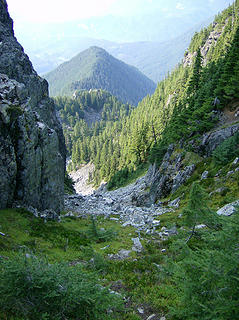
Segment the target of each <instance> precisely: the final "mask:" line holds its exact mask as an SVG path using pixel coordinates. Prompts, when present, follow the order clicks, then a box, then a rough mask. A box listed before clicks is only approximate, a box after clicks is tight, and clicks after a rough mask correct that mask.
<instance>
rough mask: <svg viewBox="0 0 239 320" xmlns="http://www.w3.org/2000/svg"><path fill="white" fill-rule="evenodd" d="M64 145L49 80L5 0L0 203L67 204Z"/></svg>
mask: <svg viewBox="0 0 239 320" xmlns="http://www.w3.org/2000/svg"><path fill="white" fill-rule="evenodd" d="M64 170H65V144H64V136H63V132H62V127H61V123H60V120H59V118H58V116H57V113H56V110H55V106H54V102H53V101H52V100H51V99H50V98H49V95H48V84H47V82H46V81H45V80H43V79H41V78H40V77H39V76H38V75H37V73H36V72H35V71H34V69H33V67H32V64H31V62H30V60H29V58H28V57H27V55H26V54H25V53H24V50H23V48H22V47H21V45H20V44H19V43H18V42H17V40H16V38H15V37H14V32H13V22H12V19H11V18H10V17H9V14H8V11H7V3H6V1H5V0H0V195H1V196H0V208H5V207H9V206H12V204H13V202H14V201H18V202H20V203H22V204H24V205H29V206H33V207H35V208H37V209H39V210H45V209H53V210H56V211H60V210H61V209H62V208H63V194H64Z"/></svg>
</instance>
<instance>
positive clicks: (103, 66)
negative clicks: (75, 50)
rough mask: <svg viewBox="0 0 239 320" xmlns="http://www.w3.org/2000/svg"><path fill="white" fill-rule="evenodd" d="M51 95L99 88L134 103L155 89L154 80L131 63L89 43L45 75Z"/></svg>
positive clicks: (69, 93)
mask: <svg viewBox="0 0 239 320" xmlns="http://www.w3.org/2000/svg"><path fill="white" fill-rule="evenodd" d="M45 78H46V79H47V80H48V82H49V89H50V94H51V96H60V95H68V96H70V95H72V94H73V93H74V92H75V91H76V90H90V89H103V90H106V91H108V92H110V93H111V94H112V95H115V96H116V97H117V98H118V99H120V100H121V101H122V102H124V103H126V102H128V103H131V104H134V105H136V104H137V103H138V102H139V101H140V100H141V99H143V97H145V96H146V95H147V94H152V93H153V92H154V90H155V87H156V85H155V83H154V82H153V81H152V80H150V79H149V78H147V77H146V76H145V75H144V74H143V73H141V72H140V71H139V70H138V69H136V68H135V67H133V66H130V65H127V64H126V63H124V62H122V61H120V60H118V59H116V58H114V57H113V56H111V55H110V54H108V52H106V51H105V50H104V49H102V48H99V47H91V48H89V49H87V50H85V51H83V52H81V53H80V54H78V55H77V56H76V57H74V58H72V59H71V60H70V61H68V62H65V63H63V64H62V65H60V66H59V67H57V68H56V69H55V70H53V71H52V72H50V73H48V74H47V75H45Z"/></svg>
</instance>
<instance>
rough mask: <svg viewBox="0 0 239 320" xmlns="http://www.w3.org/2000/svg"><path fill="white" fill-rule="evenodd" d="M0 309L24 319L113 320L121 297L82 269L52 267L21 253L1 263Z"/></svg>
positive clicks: (92, 274) (58, 265)
mask: <svg viewBox="0 0 239 320" xmlns="http://www.w3.org/2000/svg"><path fill="white" fill-rule="evenodd" d="M0 291H1V295H0V310H1V311H2V312H4V313H5V314H6V315H7V317H6V319H7V318H8V316H9V317H11V316H14V319H16V317H23V318H24V319H29V320H31V319H32V320H33V319H34V320H35V319H55V320H60V319H62V320H63V319H78V320H85V319H89V320H90V319H97V320H100V319H112V317H113V315H114V313H111V314H110V315H108V310H112V311H113V310H114V308H115V307H119V306H120V305H121V297H120V296H118V295H115V294H112V293H110V292H109V290H108V289H107V288H104V287H102V286H101V285H100V284H99V283H98V280H97V277H96V275H95V274H94V273H90V274H89V273H86V272H84V271H83V270H82V268H81V266H74V267H69V266H68V265H66V264H59V263H55V264H49V263H48V262H47V260H45V259H42V258H37V257H35V256H31V255H27V257H26V256H24V255H23V254H20V255H18V256H16V257H15V259H14V260H10V259H8V260H3V259H2V260H1V261H0Z"/></svg>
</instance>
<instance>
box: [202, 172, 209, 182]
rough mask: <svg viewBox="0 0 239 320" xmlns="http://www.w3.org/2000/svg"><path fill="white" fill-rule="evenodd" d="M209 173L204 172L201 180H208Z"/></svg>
mask: <svg viewBox="0 0 239 320" xmlns="http://www.w3.org/2000/svg"><path fill="white" fill-rule="evenodd" d="M208 174H209V172H208V171H204V172H203V173H202V175H201V180H204V179H207V177H208Z"/></svg>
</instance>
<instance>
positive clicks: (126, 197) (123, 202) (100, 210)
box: [65, 177, 180, 234]
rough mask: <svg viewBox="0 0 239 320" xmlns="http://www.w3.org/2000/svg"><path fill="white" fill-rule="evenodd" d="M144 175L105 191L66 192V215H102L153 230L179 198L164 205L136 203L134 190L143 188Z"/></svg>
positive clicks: (146, 229)
mask: <svg viewBox="0 0 239 320" xmlns="http://www.w3.org/2000/svg"><path fill="white" fill-rule="evenodd" d="M145 183H146V182H145V177H142V178H140V179H138V180H137V181H136V183H134V184H131V185H129V186H127V187H124V188H120V189H117V190H115V191H106V190H104V188H101V189H100V190H98V191H95V192H94V193H93V194H91V195H85V196H83V195H80V194H75V195H66V196H65V211H67V213H66V215H67V216H71V215H77V216H78V217H85V216H88V215H93V216H99V215H103V216H104V217H105V218H109V219H111V220H114V221H118V222H119V223H121V224H122V225H123V226H127V225H131V226H133V227H135V228H137V230H138V231H139V232H140V231H143V232H146V233H148V234H150V233H154V232H155V229H156V227H158V226H159V225H160V216H161V215H162V214H164V213H166V212H173V211H174V210H175V208H177V207H178V206H179V201H180V199H176V201H175V200H174V201H172V202H170V203H169V204H168V205H167V206H163V205H162V203H160V202H158V203H157V204H152V205H150V206H149V205H148V206H141V207H139V206H136V205H135V204H134V199H135V194H139V193H141V192H142V191H143V190H144V189H145Z"/></svg>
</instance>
